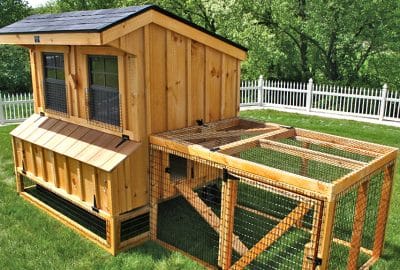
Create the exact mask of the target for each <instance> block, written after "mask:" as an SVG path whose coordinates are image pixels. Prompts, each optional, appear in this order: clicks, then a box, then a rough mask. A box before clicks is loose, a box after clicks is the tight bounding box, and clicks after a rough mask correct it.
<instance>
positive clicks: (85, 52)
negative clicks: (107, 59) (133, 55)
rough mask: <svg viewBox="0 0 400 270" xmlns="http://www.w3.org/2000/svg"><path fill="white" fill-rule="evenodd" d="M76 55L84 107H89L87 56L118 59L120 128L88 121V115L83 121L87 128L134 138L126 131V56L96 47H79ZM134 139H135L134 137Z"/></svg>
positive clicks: (116, 51)
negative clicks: (83, 95)
mask: <svg viewBox="0 0 400 270" xmlns="http://www.w3.org/2000/svg"><path fill="white" fill-rule="evenodd" d="M76 54H77V63H78V65H80V68H81V69H82V73H81V76H82V77H81V80H82V89H83V91H84V92H85V105H86V106H88V105H89V100H88V95H87V93H88V89H89V85H90V82H89V79H90V78H89V65H88V64H89V59H88V56H89V55H99V56H100V55H103V56H107V55H109V56H116V57H117V58H118V85H119V89H118V91H119V94H120V108H121V119H120V126H118V127H116V126H112V125H108V124H107V123H103V122H97V121H95V120H90V119H89V117H88V115H87V114H86V116H85V121H86V123H88V126H94V127H96V128H98V129H100V130H103V131H105V132H111V133H113V134H116V135H122V134H128V135H129V136H130V137H132V138H133V137H134V136H133V135H132V132H131V131H127V130H126V120H125V119H126V110H125V109H124V108H126V100H125V88H126V82H125V72H126V68H125V66H124V63H125V57H126V56H127V54H126V53H125V52H124V51H121V50H118V49H116V48H112V47H98V46H79V47H77V49H76ZM135 138H136V137H135Z"/></svg>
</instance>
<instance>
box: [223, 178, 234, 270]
mask: <svg viewBox="0 0 400 270" xmlns="http://www.w3.org/2000/svg"><path fill="white" fill-rule="evenodd" d="M237 191H238V181H237V180H232V179H228V181H226V182H223V183H222V194H221V200H222V201H221V218H220V228H219V232H220V238H219V253H218V264H219V266H221V268H222V269H224V270H225V269H229V268H230V267H231V264H232V244H233V226H234V218H235V205H236V201H237Z"/></svg>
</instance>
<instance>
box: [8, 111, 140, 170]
mask: <svg viewBox="0 0 400 270" xmlns="http://www.w3.org/2000/svg"><path fill="white" fill-rule="evenodd" d="M11 135H12V136H13V137H15V138H18V139H20V140H23V141H26V142H29V143H32V144H34V145H37V146H40V147H43V148H45V149H47V150H50V151H53V152H55V153H57V154H60V155H64V156H66V157H69V158H72V159H75V160H78V161H80V162H83V163H86V164H88V165H91V166H93V167H95V168H99V169H101V170H104V171H106V172H110V171H112V170H113V169H114V168H115V167H117V166H118V165H119V164H120V163H121V162H122V161H124V160H125V159H126V158H127V157H128V156H130V155H131V154H132V153H133V152H135V151H136V150H137V149H138V148H139V146H140V145H141V143H139V142H134V141H130V140H127V141H126V140H123V139H122V138H121V137H118V136H116V135H111V134H107V133H104V132H101V131H98V130H94V129H90V128H86V127H82V126H79V125H76V124H72V123H68V122H65V121H62V120H59V119H54V118H49V117H46V116H40V115H38V114H34V115H32V116H31V117H30V118H28V119H27V120H25V121H24V122H23V123H22V124H20V125H19V126H18V127H17V128H15V129H14V130H13V131H12V132H11Z"/></svg>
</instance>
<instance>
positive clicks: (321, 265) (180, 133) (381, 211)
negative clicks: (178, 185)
mask: <svg viewBox="0 0 400 270" xmlns="http://www.w3.org/2000/svg"><path fill="white" fill-rule="evenodd" d="M241 121H243V120H240V119H237V118H235V119H230V120H224V121H219V122H214V123H211V124H207V125H204V126H198V127H190V128H184V129H181V130H176V131H171V132H165V133H161V134H158V135H153V136H151V137H150V143H151V149H156V150H159V151H161V152H166V153H173V154H174V155H178V156H182V157H185V158H187V159H188V160H190V159H191V158H192V157H193V158H196V159H203V160H205V161H207V162H213V163H215V164H217V165H218V167H219V168H224V169H227V170H233V171H234V173H237V172H239V173H240V172H245V173H253V172H254V174H255V176H256V177H259V178H258V179H257V181H261V182H265V180H267V179H268V180H267V181H269V182H270V183H272V185H276V186H278V187H279V186H280V187H282V186H284V187H285V188H288V189H289V190H296V192H299V193H298V194H301V195H305V194H307V195H310V196H311V197H312V198H317V199H320V200H321V201H322V202H323V203H324V207H323V210H322V211H323V220H322V221H321V224H320V230H321V232H322V234H323V236H321V238H320V243H319V244H318V248H317V254H316V255H317V257H316V258H315V259H316V260H317V261H315V262H312V263H307V262H306V260H305V262H304V264H303V267H302V268H303V269H328V267H329V258H330V251H331V245H332V243H334V242H335V243H336V244H339V245H341V246H345V247H347V248H349V257H348V258H349V259H348V260H349V261H348V264H347V269H357V259H358V257H359V254H360V253H364V254H367V255H368V256H370V257H369V259H368V260H367V261H366V262H364V263H363V264H362V265H361V266H358V267H359V269H368V268H369V267H370V266H371V265H373V264H374V263H375V262H376V261H377V260H378V259H379V257H380V256H381V254H382V250H383V242H384V234H385V227H386V222H387V217H388V208H389V204H390V197H391V190H392V185H393V171H394V166H395V161H396V158H397V153H398V150H397V149H396V148H392V147H386V146H381V145H377V144H372V143H366V142H362V141H358V140H353V139H347V138H342V137H339V136H333V135H328V134H323V133H318V132H313V131H308V130H304V129H297V128H292V127H280V126H277V125H275V124H271V126H270V130H269V131H265V132H260V128H251V127H250V128H244V129H243V128H240V129H239V128H238V130H236V131H235V130H232V128H234V126H235V125H241ZM245 121H246V122H247V123H246V125H248V124H249V123H248V122H250V121H247V120H245ZM266 125H267V124H266ZM250 126H251V125H250ZM263 129H267V128H263ZM241 132H242V133H241ZM240 134H243V135H248V134H253V135H255V136H253V137H250V138H247V139H246V138H245V139H239V140H237V141H234V142H229V143H225V144H224V143H222V144H221V143H219V144H218V141H217V138H218V137H221V136H225V135H226V136H227V137H229V136H236V137H238V136H240ZM288 137H295V138H297V137H299V138H301V139H306V140H308V141H311V142H317V143H321V145H324V146H328V147H334V148H338V149H341V150H343V149H344V150H349V151H351V152H355V153H359V154H366V155H368V156H372V157H373V159H372V160H371V161H369V162H356V161H354V162H353V161H352V160H350V159H346V158H341V157H338V158H337V159H336V161H337V162H338V164H339V165H340V166H344V167H347V168H350V169H351V170H352V172H351V173H348V174H346V175H344V176H343V177H340V178H339V179H337V180H334V181H332V183H326V182H321V181H317V180H314V179H312V178H309V177H304V176H301V175H293V174H292V173H288V172H285V171H279V170H275V169H273V168H270V167H267V166H262V165H261V166H260V165H259V164H256V163H254V162H249V161H246V160H242V159H241V158H238V157H237V156H235V154H236V153H238V152H240V151H243V149H248V148H249V147H254V146H256V145H258V146H260V145H261V146H263V145H266V146H267V147H270V148H272V149H274V150H278V151H284V152H286V153H291V154H294V155H297V156H298V157H302V158H303V159H304V158H305V157H306V159H308V158H309V157H311V158H315V157H316V156H319V157H320V158H323V159H324V160H325V161H326V162H331V163H332V164H333V163H334V162H335V161H334V160H335V157H333V156H332V155H329V154H328V155H325V154H320V153H316V152H315V151H309V150H301V149H299V148H298V147H290V146H289V147H288V146H283V145H282V144H280V143H276V142H274V139H277V138H278V139H280V138H288ZM210 138H215V139H214V141H213V140H209V139H210ZM239 138H240V137H239ZM379 171H380V172H382V174H383V175H384V176H383V180H382V181H383V184H382V190H381V197H380V199H379V208H378V214H377V215H378V218H377V220H376V222H377V225H376V226H377V227H376V228H375V230H376V231H375V235H374V237H375V238H374V243H373V248H372V249H368V248H364V247H362V246H361V237H362V232H360V228H362V227H360V226H363V223H364V220H363V218H361V220H358V221H356V220H355V223H357V224H356V225H355V227H354V228H353V231H352V239H351V243H350V242H347V241H344V240H341V239H337V238H334V236H333V230H334V228H333V227H334V222H335V211H336V210H337V201H336V200H338V198H339V197H340V196H341V195H342V194H344V193H346V192H349V190H350V189H352V188H354V189H357V194H358V195H357V196H358V197H357V201H356V206H355V207H360V205H361V204H362V201H363V198H362V197H363V196H362V187H364V186H366V185H368V183H369V182H370V181H369V180H370V177H372V175H374V174H375V173H377V172H379ZM156 185H157V184H156V183H153V182H152V184H151V186H152V191H151V193H152V194H153V193H154V192H156V193H157V191H154V186H156ZM293 188H294V189H293ZM153 197H154V196H153V195H152V196H151V204H150V208H151V212H150V220H151V222H150V224H151V226H153V228H151V229H150V237H151V239H153V240H156V241H157V242H160V243H162V244H163V245H164V246H166V247H168V248H170V249H172V250H179V249H178V248H176V247H173V246H171V245H170V244H168V243H164V242H162V240H160V239H158V238H157V227H156V226H157V208H158V203H160V202H161V201H163V200H160V201H158V200H157V199H154V198H153ZM184 197H185V196H184ZM364 197H365V195H364ZM221 211H223V210H221ZM227 211H228V210H227ZM354 218H356V217H354ZM154 227H155V228H154ZM378 227H379V231H378V229H377V228H378ZM354 230H355V231H354ZM225 233H226V232H225ZM228 235H229V232H228ZM220 237H221V236H220ZM230 237H231V238H232V235H231V236H230ZM233 238H234V235H233ZM221 239H223V238H220V241H221ZM220 244H221V242H220ZM230 245H231V248H233V246H232V242H231V243H230ZM354 245H355V246H354ZM220 248H221V246H220ZM219 250H220V252H221V249H219ZM314 251H315V249H314ZM183 253H184V254H186V252H185V251H183ZM304 253H305V258H306V257H307V247H306V248H305V252H304ZM189 256H190V257H193V256H192V255H189ZM219 256H221V255H219ZM222 256H224V255H222ZM229 256H230V255H229V254H228V257H229ZM195 260H196V261H198V262H200V263H201V264H202V265H204V266H206V267H208V268H215V266H210V265H209V264H208V263H206V262H204V261H202V260H201V259H199V258H195ZM218 264H219V267H220V268H222V269H243V268H242V267H239V266H236V265H231V264H230V261H228V264H224V260H222V263H221V264H220V262H219V263H218ZM245 265H246V264H245Z"/></svg>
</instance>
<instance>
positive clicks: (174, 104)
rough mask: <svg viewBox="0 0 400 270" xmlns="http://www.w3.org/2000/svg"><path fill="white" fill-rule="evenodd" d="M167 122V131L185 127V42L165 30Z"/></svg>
mask: <svg viewBox="0 0 400 270" xmlns="http://www.w3.org/2000/svg"><path fill="white" fill-rule="evenodd" d="M166 61H167V111H168V113H167V121H168V125H167V128H168V130H173V129H178V128H183V127H185V126H186V123H187V121H186V116H187V104H186V100H187V99H186V94H187V92H186V40H185V38H184V37H183V36H181V35H179V34H177V33H175V32H171V31H169V30H167V59H166Z"/></svg>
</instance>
